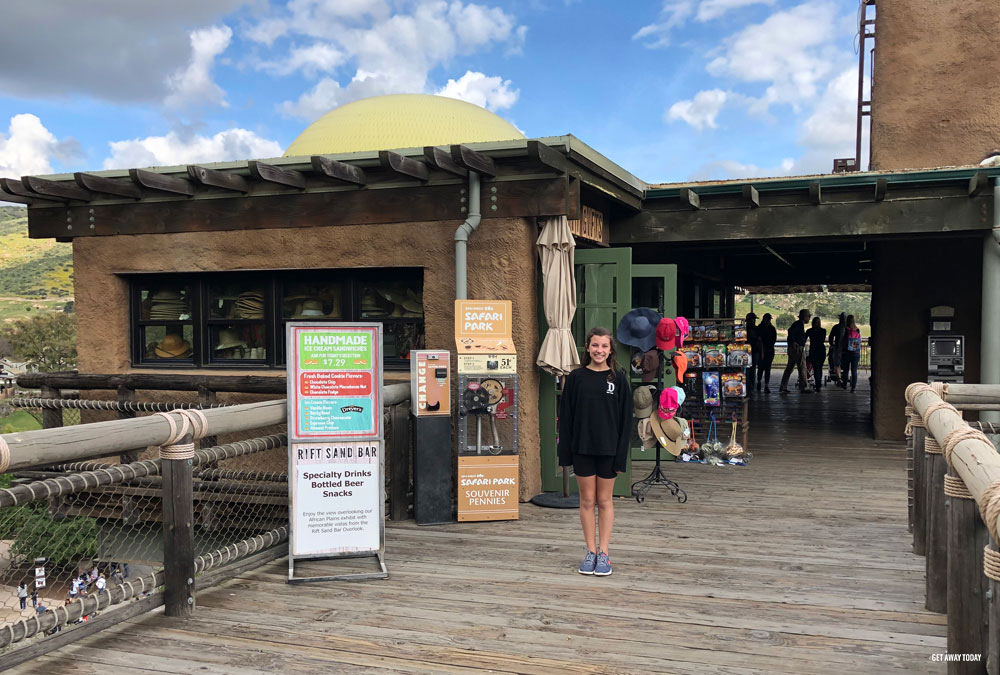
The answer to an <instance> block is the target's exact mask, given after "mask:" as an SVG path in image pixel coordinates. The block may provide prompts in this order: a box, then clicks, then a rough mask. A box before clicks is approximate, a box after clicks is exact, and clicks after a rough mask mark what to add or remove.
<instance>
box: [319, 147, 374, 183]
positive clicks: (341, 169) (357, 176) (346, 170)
mask: <svg viewBox="0 0 1000 675" xmlns="http://www.w3.org/2000/svg"><path fill="white" fill-rule="evenodd" d="M311 162H312V166H313V169H314V170H315V171H316V172H317V173H319V174H322V175H323V176H325V177H327V178H333V179H334V180H337V181H340V182H343V183H350V184H351V185H357V186H358V187H361V186H363V185H364V184H365V183H367V182H368V178H367V177H366V176H365V172H364V170H362V169H361V168H360V167H357V166H354V165H353V164H348V163H347V162H338V161H337V160H335V159H330V158H329V157H323V156H322V155H313V156H312V158H311Z"/></svg>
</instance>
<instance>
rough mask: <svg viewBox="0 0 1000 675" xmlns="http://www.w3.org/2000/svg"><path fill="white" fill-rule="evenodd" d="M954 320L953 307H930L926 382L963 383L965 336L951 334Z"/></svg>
mask: <svg viewBox="0 0 1000 675" xmlns="http://www.w3.org/2000/svg"><path fill="white" fill-rule="evenodd" d="M954 320H955V308H954V307H947V306H944V305H939V306H937V307H931V309H930V331H929V332H928V334H927V381H928V382H958V383H962V382H964V381H965V336H964V335H959V334H957V333H955V332H953V329H952V323H953V322H954Z"/></svg>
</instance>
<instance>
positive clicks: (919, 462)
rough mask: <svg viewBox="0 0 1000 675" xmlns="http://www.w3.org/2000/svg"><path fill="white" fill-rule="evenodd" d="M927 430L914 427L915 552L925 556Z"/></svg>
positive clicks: (921, 427)
mask: <svg viewBox="0 0 1000 675" xmlns="http://www.w3.org/2000/svg"><path fill="white" fill-rule="evenodd" d="M925 438H927V429H925V428H924V427H923V426H917V425H916V424H914V425H913V552H914V553H916V554H917V555H924V553H925V552H926V551H927V517H926V516H927V510H926V504H925V503H924V499H925V496H926V488H925V487H924V439H925Z"/></svg>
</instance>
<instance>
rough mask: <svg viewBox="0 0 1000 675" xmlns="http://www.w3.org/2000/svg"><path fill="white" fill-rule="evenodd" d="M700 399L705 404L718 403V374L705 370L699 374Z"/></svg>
mask: <svg viewBox="0 0 1000 675" xmlns="http://www.w3.org/2000/svg"><path fill="white" fill-rule="evenodd" d="M701 389H702V400H703V401H704V402H705V405H719V374H718V373H717V372H714V371H705V372H703V373H702V374H701Z"/></svg>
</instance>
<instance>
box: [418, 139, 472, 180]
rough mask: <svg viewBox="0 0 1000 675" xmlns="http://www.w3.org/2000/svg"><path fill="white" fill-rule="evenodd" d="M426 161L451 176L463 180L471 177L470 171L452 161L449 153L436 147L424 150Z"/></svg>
mask: <svg viewBox="0 0 1000 675" xmlns="http://www.w3.org/2000/svg"><path fill="white" fill-rule="evenodd" d="M424 159H425V160H426V161H427V163H428V164H429V165H431V166H433V167H434V168H435V169H440V170H441V171H447V172H448V173H450V174H454V175H456V176H461V177H463V178H465V177H467V176H468V175H469V170H468V169H466V168H465V167H462V166H459V165H458V164H456V163H455V162H454V161H453V160H452V158H451V154H450V153H449V152H446V151H444V150H442V149H441V148H438V147H436V146H433V145H428V146H426V147H425V148H424Z"/></svg>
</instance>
